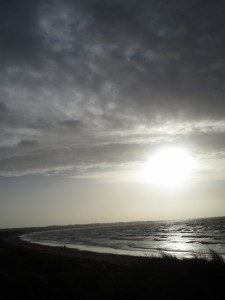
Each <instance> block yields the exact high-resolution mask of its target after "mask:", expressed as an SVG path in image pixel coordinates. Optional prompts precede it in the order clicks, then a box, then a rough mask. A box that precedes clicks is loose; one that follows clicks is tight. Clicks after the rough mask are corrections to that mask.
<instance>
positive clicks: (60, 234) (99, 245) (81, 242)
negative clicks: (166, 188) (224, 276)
mask: <svg viewBox="0 0 225 300" xmlns="http://www.w3.org/2000/svg"><path fill="white" fill-rule="evenodd" d="M22 239H24V240H26V241H29V242H32V243H39V244H44V245H50V246H63V245H65V246H66V247H71V248H76V249H80V250H90V251H95V252H102V253H115V254H128V255H144V256H159V255H161V253H162V252H164V253H167V254H172V255H175V256H177V257H179V258H182V257H193V256H195V255H199V254H201V255H205V256H207V255H209V253H210V250H214V251H216V252H217V253H219V254H221V255H222V256H223V257H224V258H225V217H220V218H209V219H195V220H185V221H160V222H135V223H122V224H110V225H102V226H99V225H93V226H91V225H90V226H88V227H82V228H70V229H61V230H50V231H42V232H33V233H29V234H26V235H23V236H22Z"/></svg>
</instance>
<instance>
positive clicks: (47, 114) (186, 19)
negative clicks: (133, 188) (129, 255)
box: [0, 0, 225, 175]
mask: <svg viewBox="0 0 225 300" xmlns="http://www.w3.org/2000/svg"><path fill="white" fill-rule="evenodd" d="M224 14H225V4H224V2H223V1H216V2H215V1H214V2H212V1H200V0H195V1H194V0H193V1H185V0H181V1H173V0H172V1H166V0H165V1H164V0H160V1H159V0H157V1H156V0H151V1H144V0H142V1H138V0H129V1H128V0H122V1H121V0H120V1H116V0H115V1H100V0H82V1H81V0H80V1H71V0H61V1H60V0H58V1H57V0H51V1H50V0H48V1H40V0H34V1H28V0H22V1H19V2H18V1H16V0H9V1H4V2H3V3H2V4H1V9H0V64H1V70H0V76H1V82H0V137H1V142H0V143H1V144H0V147H1V148H0V170H1V174H2V175H7V174H12V175H13V174H23V173H26V172H41V171H45V170H53V169H54V168H63V167H68V166H70V167H73V166H77V165H82V164H85V165H88V164H101V163H107V164H111V163H121V162H125V161H134V160H142V159H143V157H144V155H145V154H146V153H147V152H148V151H151V149H154V148H155V147H156V146H157V145H158V144H162V143H167V142H170V143H171V142H172V143H176V142H177V143H178V142H180V141H181V143H188V144H189V145H191V146H192V147H193V149H197V150H198V151H203V149H205V151H215V152H217V151H223V150H224V143H223V142H221V138H220V137H221V136H222V137H223V135H224V128H225V85H224V80H225V52H224V48H225V36H224V29H225V19H224ZM196 137H197V138H196ZM203 147H204V148H203ZM197 150H196V151H197Z"/></svg>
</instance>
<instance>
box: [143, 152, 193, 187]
mask: <svg viewBox="0 0 225 300" xmlns="http://www.w3.org/2000/svg"><path fill="white" fill-rule="evenodd" d="M194 166H195V161H194V158H193V157H192V156H191V155H190V154H188V152H187V151H185V150H184V149H178V148H168V149H163V150H161V151H159V152H157V153H156V154H154V155H153V156H152V157H151V158H150V159H149V161H147V162H146V164H145V167H144V170H143V172H142V174H141V181H143V182H151V183H155V184H157V185H160V186H167V187H175V186H178V185H180V184H182V183H184V182H185V181H186V180H187V179H189V178H190V177H191V173H192V170H193V168H194Z"/></svg>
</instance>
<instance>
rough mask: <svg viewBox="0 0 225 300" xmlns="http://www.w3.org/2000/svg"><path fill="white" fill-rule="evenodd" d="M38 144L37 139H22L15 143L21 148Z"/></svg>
mask: <svg viewBox="0 0 225 300" xmlns="http://www.w3.org/2000/svg"><path fill="white" fill-rule="evenodd" d="M38 144H39V143H38V141H32V140H22V141H20V142H19V143H18V144H17V146H18V147H22V148H27V147H28V148H30V147H35V146H37V145H38Z"/></svg>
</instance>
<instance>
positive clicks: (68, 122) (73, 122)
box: [59, 119, 83, 130]
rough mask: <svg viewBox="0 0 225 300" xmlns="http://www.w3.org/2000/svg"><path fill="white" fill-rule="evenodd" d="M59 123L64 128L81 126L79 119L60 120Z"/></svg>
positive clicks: (73, 128)
mask: <svg viewBox="0 0 225 300" xmlns="http://www.w3.org/2000/svg"><path fill="white" fill-rule="evenodd" d="M59 125H61V126H64V127H65V128H68V129H72V130H80V129H81V128H82V126H83V124H82V122H81V121H80V120H73V119H72V120H64V121H60V122H59Z"/></svg>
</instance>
